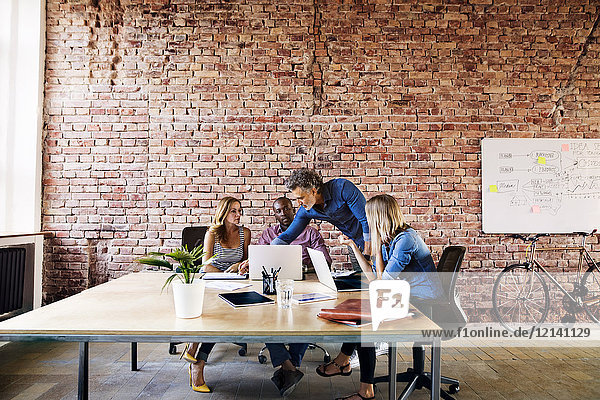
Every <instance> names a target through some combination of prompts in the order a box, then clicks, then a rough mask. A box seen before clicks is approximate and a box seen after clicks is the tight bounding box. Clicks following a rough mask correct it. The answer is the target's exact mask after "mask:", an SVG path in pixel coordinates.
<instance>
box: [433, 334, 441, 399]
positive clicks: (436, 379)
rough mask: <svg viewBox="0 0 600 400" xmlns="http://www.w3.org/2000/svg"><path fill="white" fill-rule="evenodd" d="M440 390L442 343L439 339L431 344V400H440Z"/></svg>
mask: <svg viewBox="0 0 600 400" xmlns="http://www.w3.org/2000/svg"><path fill="white" fill-rule="evenodd" d="M441 388H442V342H441V340H440V339H439V338H436V339H434V341H433V343H432V344H431V400H437V399H439V398H440V389H441Z"/></svg>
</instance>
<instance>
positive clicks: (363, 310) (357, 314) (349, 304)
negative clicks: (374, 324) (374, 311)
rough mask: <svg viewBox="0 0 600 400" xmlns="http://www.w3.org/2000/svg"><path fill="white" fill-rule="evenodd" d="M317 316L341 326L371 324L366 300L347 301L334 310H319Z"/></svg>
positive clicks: (368, 303) (368, 304)
mask: <svg viewBox="0 0 600 400" xmlns="http://www.w3.org/2000/svg"><path fill="white" fill-rule="evenodd" d="M317 316H318V317H319V318H323V319H326V320H329V321H333V322H339V323H342V324H348V325H364V324H367V323H370V322H371V305H370V302H369V300H368V299H349V300H346V301H344V302H342V303H340V304H338V305H337V306H335V307H334V308H323V309H321V312H319V314H317Z"/></svg>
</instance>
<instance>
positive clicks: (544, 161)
mask: <svg viewBox="0 0 600 400" xmlns="http://www.w3.org/2000/svg"><path fill="white" fill-rule="evenodd" d="M538 164H546V157H538Z"/></svg>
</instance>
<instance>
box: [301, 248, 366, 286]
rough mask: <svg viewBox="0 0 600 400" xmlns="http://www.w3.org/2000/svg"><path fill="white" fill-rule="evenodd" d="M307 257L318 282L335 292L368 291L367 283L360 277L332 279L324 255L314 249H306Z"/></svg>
mask: <svg viewBox="0 0 600 400" xmlns="http://www.w3.org/2000/svg"><path fill="white" fill-rule="evenodd" d="M307 250H308V255H309V256H310V259H311V261H312V263H313V266H314V267H315V272H316V273H317V277H318V278H319V282H321V283H322V284H323V285H325V286H327V287H328V288H329V289H331V290H333V291H336V292H352V291H358V290H369V282H367V281H366V280H363V279H362V278H361V276H360V275H358V276H356V275H353V276H347V277H343V278H336V279H334V278H333V276H332V275H331V270H330V269H329V265H328V264H327V260H326V259H325V255H324V254H323V253H322V252H321V251H319V250H314V249H307Z"/></svg>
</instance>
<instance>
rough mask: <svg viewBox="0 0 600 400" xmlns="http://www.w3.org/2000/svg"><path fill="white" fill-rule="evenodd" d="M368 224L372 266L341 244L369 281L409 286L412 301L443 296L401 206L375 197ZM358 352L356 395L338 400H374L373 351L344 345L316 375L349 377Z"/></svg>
mask: <svg viewBox="0 0 600 400" xmlns="http://www.w3.org/2000/svg"><path fill="white" fill-rule="evenodd" d="M365 213H366V217H367V222H368V224H369V227H370V229H371V248H372V249H373V255H372V260H373V261H374V262H373V264H371V262H370V261H369V260H367V259H366V258H365V257H364V256H363V254H362V253H361V251H360V248H359V247H358V246H357V245H356V244H355V243H354V242H353V241H352V240H350V239H348V238H347V237H346V236H341V237H340V243H342V244H346V245H348V246H350V247H351V248H352V250H353V252H354V255H355V256H356V258H357V259H358V262H359V264H360V266H361V268H362V270H363V272H364V273H365V274H366V275H367V278H368V279H369V280H374V279H403V280H406V281H407V282H408V283H409V284H410V297H411V301H414V300H417V301H418V300H419V299H421V300H429V299H436V298H439V297H441V296H442V286H441V283H440V280H439V278H438V276H437V272H436V270H435V265H434V263H433V258H432V257H431V252H430V251H429V249H428V248H427V245H426V244H425V242H424V241H423V239H421V237H420V236H419V235H418V234H417V232H416V231H415V230H414V229H413V228H411V227H410V226H409V225H408V224H407V223H406V222H405V220H404V216H403V215H402V211H401V210H400V206H399V205H398V203H397V202H396V200H395V199H394V198H393V197H392V196H389V195H387V194H382V195H377V196H374V197H373V198H371V199H370V200H369V201H367V203H366V205H365ZM355 349H357V350H358V359H359V361H360V387H359V390H358V393H354V394H351V395H349V396H347V397H343V398H340V399H348V400H357V399H360V400H364V399H374V398H375V392H374V388H373V383H374V374H375V361H376V358H375V348H374V347H373V346H372V345H371V346H363V345H361V344H359V343H344V344H343V345H342V349H341V351H340V353H339V354H338V356H337V357H336V358H335V359H334V360H333V361H331V362H330V363H327V364H323V365H320V366H319V367H318V368H317V374H319V375H321V376H325V377H330V376H335V375H345V376H347V375H350V374H351V373H352V368H351V367H350V362H349V361H350V356H351V355H352V352H353V351H354V350H355Z"/></svg>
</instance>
